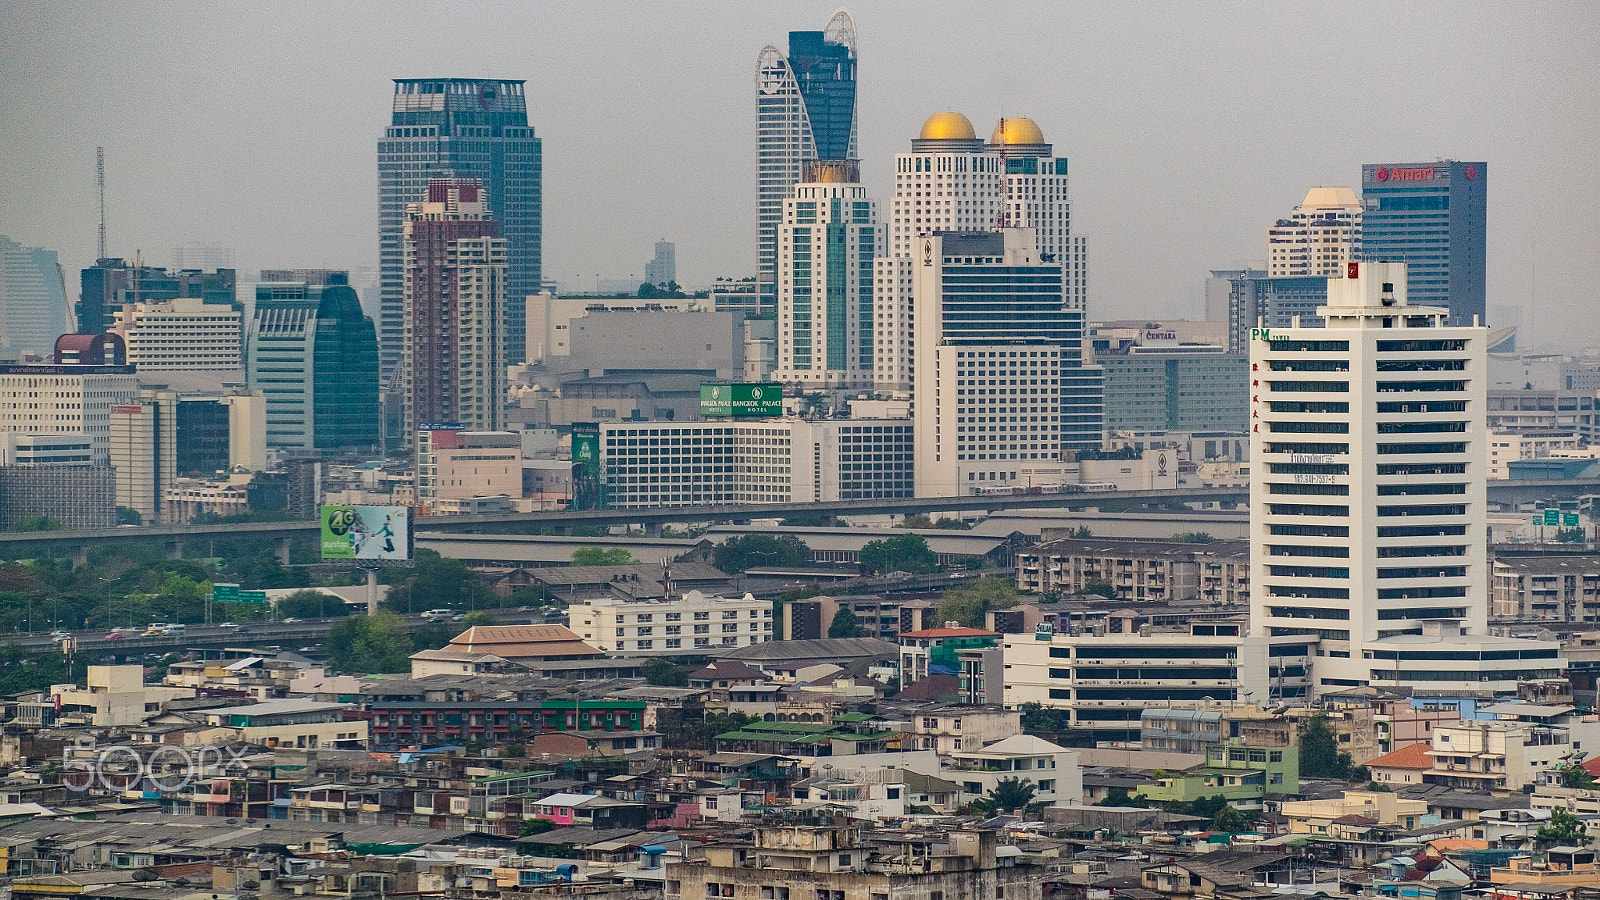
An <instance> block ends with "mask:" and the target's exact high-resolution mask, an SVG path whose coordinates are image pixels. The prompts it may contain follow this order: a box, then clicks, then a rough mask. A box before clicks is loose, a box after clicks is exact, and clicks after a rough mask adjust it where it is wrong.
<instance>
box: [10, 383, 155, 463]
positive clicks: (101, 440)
mask: <svg viewBox="0 0 1600 900" xmlns="http://www.w3.org/2000/svg"><path fill="white" fill-rule="evenodd" d="M138 396H139V378H138V376H136V375H134V374H133V367H132V366H125V365H68V366H0V431H19V432H23V433H26V434H45V435H87V436H88V437H89V441H90V444H91V447H92V449H93V460H94V464H95V465H97V466H104V465H107V464H108V463H109V462H110V451H111V410H112V408H113V407H116V406H121V405H123V404H125V403H131V402H133V401H134V399H135V398H137V397H138Z"/></svg>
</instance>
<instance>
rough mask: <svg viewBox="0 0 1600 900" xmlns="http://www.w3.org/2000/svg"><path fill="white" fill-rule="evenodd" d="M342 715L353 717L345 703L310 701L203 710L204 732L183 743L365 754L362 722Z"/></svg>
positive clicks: (365, 743) (267, 702) (353, 708)
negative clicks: (207, 726)
mask: <svg viewBox="0 0 1600 900" xmlns="http://www.w3.org/2000/svg"><path fill="white" fill-rule="evenodd" d="M347 712H349V713H354V712H355V707H354V706H353V705H351V704H349V703H320V702H317V701H314V700H268V701H266V702H264V703H253V704H250V705H248V706H229V707H224V708H222V709H213V710H207V711H206V722H207V724H208V725H210V728H208V729H205V730H203V731H199V732H195V733H193V734H191V735H188V736H186V738H185V743H188V744H221V743H231V742H235V741H237V742H242V743H246V744H256V745H260V746H264V747H267V748H268V749H272V748H276V747H294V748H296V749H301V750H316V749H318V748H322V747H327V748H330V749H344V750H362V749H365V748H366V746H367V723H366V722H364V721H362V720H360V719H355V718H346V716H345V714H346V713H347ZM191 738H192V740H191Z"/></svg>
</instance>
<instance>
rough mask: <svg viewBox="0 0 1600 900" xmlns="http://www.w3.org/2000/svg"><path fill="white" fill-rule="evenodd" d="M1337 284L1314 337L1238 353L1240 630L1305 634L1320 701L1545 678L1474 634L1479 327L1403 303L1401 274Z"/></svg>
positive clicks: (1521, 647) (1367, 266)
mask: <svg viewBox="0 0 1600 900" xmlns="http://www.w3.org/2000/svg"><path fill="white" fill-rule="evenodd" d="M1347 274H1348V277H1344V278H1330V279H1329V280H1328V303H1327V305H1326V306H1324V307H1323V308H1322V310H1321V315H1322V317H1323V319H1324V320H1325V322H1326V324H1325V325H1323V326H1322V327H1304V326H1302V327H1299V328H1295V327H1288V328H1281V329H1280V328H1270V329H1259V330H1257V331H1256V332H1254V333H1253V334H1252V340H1251V341H1250V345H1251V346H1250V367H1251V401H1250V407H1251V420H1250V421H1251V448H1250V458H1251V462H1252V465H1251V477H1250V503H1251V527H1250V534H1251V540H1252V542H1253V547H1252V553H1251V574H1250V584H1251V588H1250V595H1251V624H1252V628H1253V630H1254V632H1255V634H1256V635H1257V636H1265V637H1282V636H1294V635H1305V636H1307V637H1308V638H1314V639H1320V641H1321V645H1322V653H1321V655H1319V656H1318V657H1317V659H1316V662H1315V666H1316V676H1317V680H1318V684H1319V688H1320V689H1321V690H1340V689H1343V688H1347V687H1365V686H1368V685H1374V686H1376V685H1391V684H1392V685H1400V686H1407V687H1411V688H1413V689H1414V690H1418V691H1441V690H1455V689H1465V690H1469V691H1478V690H1481V689H1486V688H1485V685H1489V686H1490V687H1492V688H1493V689H1495V690H1503V689H1504V686H1505V685H1506V684H1507V683H1510V685H1511V688H1512V689H1513V690H1514V689H1515V682H1516V680H1517V679H1518V678H1519V677H1524V676H1526V677H1542V676H1540V675H1537V674H1535V673H1538V672H1544V671H1549V670H1551V669H1559V668H1560V666H1559V665H1555V662H1556V660H1555V657H1556V655H1557V651H1556V648H1555V644H1554V643H1548V644H1547V643H1542V642H1535V641H1514V640H1509V639H1505V638H1492V637H1488V636H1486V629H1487V625H1488V592H1489V576H1488V571H1487V566H1488V553H1487V549H1486V547H1485V533H1486V531H1487V528H1486V518H1485V515H1486V513H1485V507H1484V504H1485V469H1484V465H1485V450H1484V442H1485V440H1486V435H1487V431H1486V427H1485V423H1484V403H1485V381H1486V370H1487V358H1486V353H1485V345H1486V342H1487V340H1488V330H1487V329H1486V328H1482V327H1473V326H1450V325H1448V324H1447V311H1446V310H1445V309H1443V308H1441V307H1426V306H1418V305H1414V304H1411V303H1409V302H1408V296H1407V290H1406V266H1405V264H1403V263H1360V262H1352V263H1349V264H1348V267H1347ZM1539 659H1545V660H1547V661H1546V662H1543V663H1540V662H1534V661H1533V660H1539Z"/></svg>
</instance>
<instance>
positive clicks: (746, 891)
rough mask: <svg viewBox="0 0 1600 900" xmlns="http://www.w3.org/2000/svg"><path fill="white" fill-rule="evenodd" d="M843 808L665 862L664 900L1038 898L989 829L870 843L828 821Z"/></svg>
mask: <svg viewBox="0 0 1600 900" xmlns="http://www.w3.org/2000/svg"><path fill="white" fill-rule="evenodd" d="M849 809H850V807H829V806H822V807H817V808H815V810H814V811H807V810H804V809H797V810H795V811H794V813H793V815H792V816H789V817H788V818H790V819H792V820H793V821H795V822H805V823H806V824H788V823H786V822H785V821H784V817H782V816H779V815H771V816H770V820H771V821H770V822H769V823H768V824H764V825H762V826H759V827H757V828H756V829H755V833H754V836H753V839H752V840H749V841H742V840H729V841H725V842H724V841H719V842H716V843H712V844H707V845H705V846H704V848H703V850H699V851H697V852H694V853H691V854H690V855H689V856H688V857H687V858H685V859H683V860H682V861H673V862H668V863H667V873H666V875H667V880H666V891H665V896H666V900H704V898H722V900H803V898H812V897H816V898H823V897H826V898H827V900H889V898H891V897H894V898H901V897H910V898H940V897H951V898H960V897H966V898H980V897H981V898H1005V900H1039V898H1040V896H1041V894H1042V889H1043V884H1042V882H1043V879H1042V878H1040V877H1039V875H1040V873H1039V872H1038V871H1037V870H1036V869H1035V867H1034V866H1032V865H1030V864H1029V863H1028V858H1027V857H1026V856H1024V855H1022V854H1021V853H1019V852H1016V851H1014V850H1013V851H1012V852H1010V853H1007V854H1004V855H1002V854H1001V853H1000V852H999V851H1000V849H1001V848H1000V843H999V839H998V838H999V835H998V834H997V833H996V832H994V831H990V830H982V829H956V830H936V829H929V830H917V831H908V832H896V833H894V834H893V835H892V837H891V836H889V835H885V836H884V837H885V840H883V841H869V840H866V839H865V838H867V837H869V836H870V835H864V834H863V831H862V829H860V828H859V827H858V826H856V825H835V824H833V823H832V816H833V814H834V813H835V811H840V810H843V811H848V810H849ZM824 822H827V823H828V824H826V825H824V824H822V823H824ZM913 859H914V860H915V861H916V862H915V864H913V863H912V860H913Z"/></svg>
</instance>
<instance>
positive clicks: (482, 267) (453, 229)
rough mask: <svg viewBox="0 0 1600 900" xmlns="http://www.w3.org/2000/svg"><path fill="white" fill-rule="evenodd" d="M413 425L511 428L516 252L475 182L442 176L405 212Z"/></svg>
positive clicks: (410, 429)
mask: <svg viewBox="0 0 1600 900" xmlns="http://www.w3.org/2000/svg"><path fill="white" fill-rule="evenodd" d="M402 244H403V246H404V248H405V256H404V259H403V264H404V272H405V304H404V313H405V353H404V355H403V357H402V359H401V363H400V385H401V386H402V388H403V392H404V403H405V427H406V433H407V434H415V433H416V431H417V426H418V425H421V424H428V423H458V424H460V425H461V426H462V427H464V428H465V429H466V430H469V431H497V430H499V429H500V427H501V426H502V425H503V424H504V422H505V386H506V359H505V352H506V351H505V346H506V336H505V322H506V293H505V292H506V277H507V276H506V272H507V261H506V257H507V253H508V251H509V247H508V245H507V242H506V240H505V239H504V238H502V237H500V223H499V222H497V221H495V219H494V216H493V214H492V213H491V212H490V207H489V197H488V196H487V195H486V194H485V193H484V191H483V188H482V185H481V184H480V183H479V181H478V180H477V179H475V178H467V179H447V178H436V179H434V180H433V181H431V182H429V183H428V193H427V197H426V199H425V200H423V201H422V202H419V203H412V204H410V205H408V206H407V207H406V221H405V227H404V229H403V232H402Z"/></svg>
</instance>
